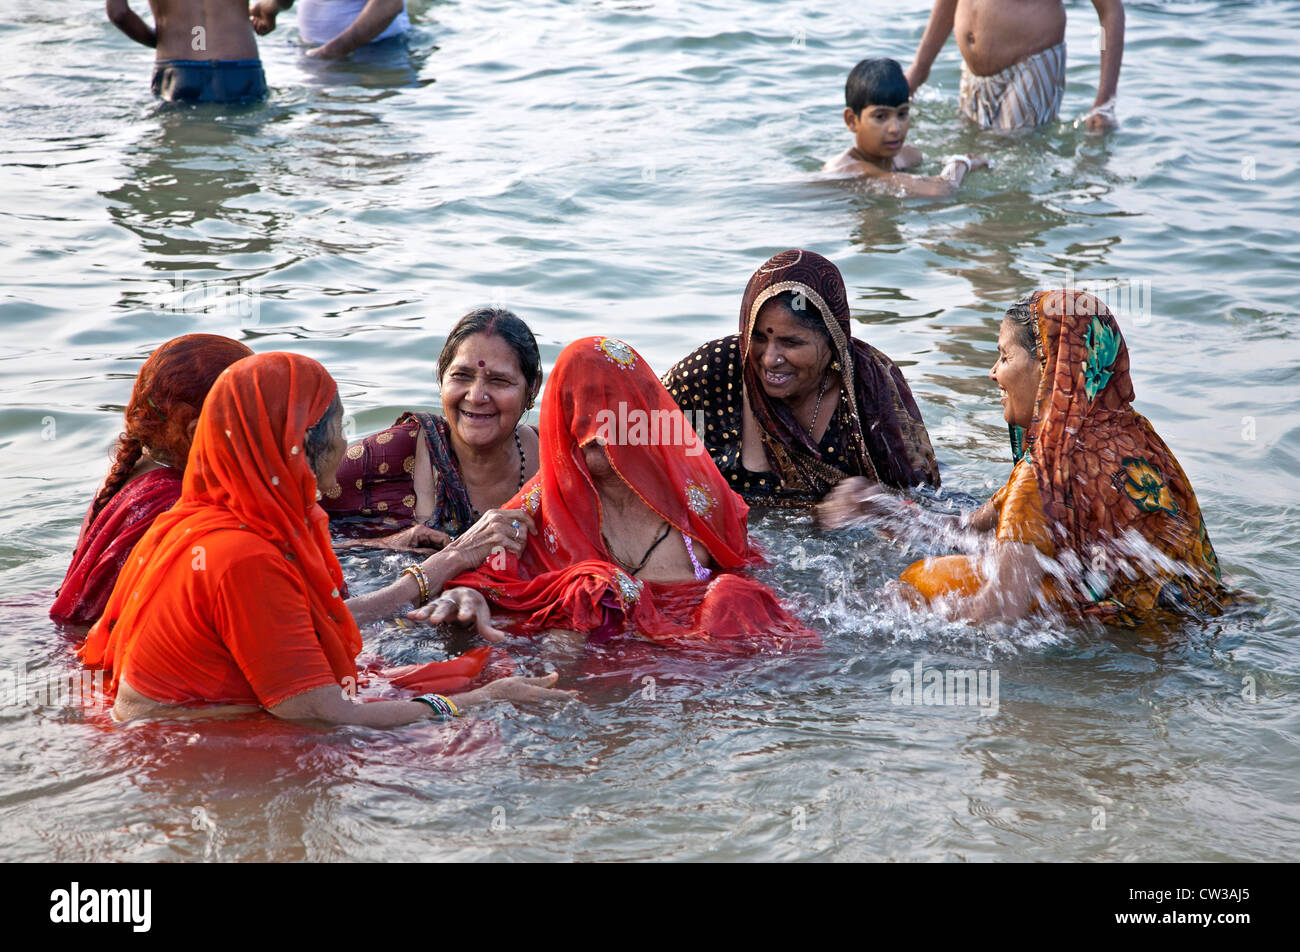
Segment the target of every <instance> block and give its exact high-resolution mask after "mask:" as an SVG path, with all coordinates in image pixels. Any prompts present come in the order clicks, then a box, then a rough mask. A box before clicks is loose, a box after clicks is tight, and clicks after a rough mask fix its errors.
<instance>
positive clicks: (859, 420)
mask: <svg viewBox="0 0 1300 952" xmlns="http://www.w3.org/2000/svg"><path fill="white" fill-rule="evenodd" d="M663 383H664V386H665V387H667V388H668V392H669V393H670V394H671V395H672V397H673V399H674V400H676V401H677V405H678V406H679V407H681V409H682V412H683V413H685V414H686V416H687V418H688V419H690V420H691V421H692V422H694V423H695V425H696V428H697V429H698V430H699V431H700V432H699V435H700V437H701V438H702V439H703V440H704V443H705V445H706V446H707V447H708V450H709V454H710V455H711V456H712V457H713V461H714V462H715V463H717V465H718V469H719V470H721V471H722V474H723V475H724V476H725V477H726V478H727V481H728V482H729V483H730V485H731V488H732V489H733V490H735V491H736V492H738V493H739V494H740V495H741V496H743V497H744V498H745V500H746V501H747V502H750V503H758V504H763V505H796V506H797V505H810V504H812V503H815V502H816V501H817V500H819V499H821V498H822V496H824V495H825V494H826V491H827V490H829V489H830V488H831V487H832V486H834V485H835V484H836V483H838V482H839V481H840V480H842V479H845V478H847V477H850V476H863V477H866V478H867V479H869V480H871V481H872V482H880V483H883V484H884V485H886V486H891V487H898V488H906V487H911V486H916V485H918V484H921V483H926V484H928V485H931V486H938V485H939V468H938V465H937V464H936V463H935V459H934V450H933V449H932V448H931V447H930V436H929V434H928V433H927V432H926V429H925V423H924V422H923V421H922V420H921V411H920V410H919V409H918V408H917V405H916V401H915V400H914V399H913V398H912V391H911V390H910V389H909V388H908V386H907V381H906V380H904V379H903V374H902V373H901V372H900V371H899V369H898V367H897V366H895V364H894V362H893V361H892V360H890V359H889V358H888V357H887V356H885V355H884V354H882V353H881V352H880V351H878V350H876V349H875V348H874V347H872V346H871V345H870V344H868V343H866V342H865V341H861V340H858V339H856V338H854V337H853V336H852V334H851V327H850V315H849V303H848V297H847V295H846V293H845V289H844V279H843V277H841V275H840V272H839V269H838V268H836V267H835V265H834V264H832V263H831V262H830V261H827V260H826V259H825V258H823V257H822V256H821V255H818V254H814V253H813V252H811V251H799V250H790V251H783V252H781V253H780V254H778V255H774V256H773V257H772V258H770V259H768V261H766V262H765V263H764V264H763V266H762V267H761V268H759V269H758V270H757V271H756V272H754V275H753V276H752V277H751V278H750V279H749V284H748V285H747V286H746V288H745V295H744V298H743V300H742V301H741V305H740V333H739V334H738V335H734V336H731V337H724V338H721V339H719V340H715V341H710V342H709V343H707V344H705V345H704V346H703V347H700V348H699V349H697V350H696V351H695V352H694V353H692V354H689V355H688V356H687V357H686V358H684V359H683V360H682V361H680V362H679V363H678V364H677V365H676V366H675V367H673V368H672V370H670V371H668V373H667V374H666V375H665V376H664V378H663Z"/></svg>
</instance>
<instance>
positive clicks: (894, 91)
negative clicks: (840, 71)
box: [844, 57, 912, 115]
mask: <svg viewBox="0 0 1300 952" xmlns="http://www.w3.org/2000/svg"><path fill="white" fill-rule="evenodd" d="M911 100H912V91H911V89H909V88H908V85H907V77H906V76H904V75H903V68H902V67H901V66H899V65H898V63H897V62H896V61H895V60H891V59H885V58H883V57H882V58H879V59H864V60H863V61H862V62H861V63H859V64H858V65H857V66H855V67H853V69H851V70H850V71H849V78H848V81H847V82H846V83H845V84H844V104H845V105H846V106H848V107H849V108H850V109H852V110H853V113H854V115H857V114H858V113H860V112H862V110H863V109H866V108H867V107H868V106H893V107H894V108H898V107H899V106H901V105H903V103H905V102H911Z"/></svg>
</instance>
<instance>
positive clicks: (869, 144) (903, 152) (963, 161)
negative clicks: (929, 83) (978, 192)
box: [822, 59, 988, 198]
mask: <svg viewBox="0 0 1300 952" xmlns="http://www.w3.org/2000/svg"><path fill="white" fill-rule="evenodd" d="M844 102H845V107H844V124H845V125H846V126H848V127H849V130H850V131H851V132H852V133H853V140H854V141H853V145H852V146H851V147H850V148H849V149H847V150H846V151H845V152H843V153H842V154H841V155H839V156H837V157H836V158H833V159H831V160H830V161H829V162H827V163H826V165H825V166H824V167H823V168H822V171H823V172H828V173H832V174H839V175H860V176H863V177H865V178H871V179H877V180H879V181H880V182H881V183H882V184H885V185H889V186H893V187H896V188H901V189H902V190H903V191H904V192H906V193H907V194H908V195H918V196H924V197H929V198H946V197H947V196H949V195H951V194H952V193H953V192H955V191H957V188H958V186H960V185H961V183H962V180H963V179H964V178H965V177H966V173H967V172H969V171H970V170H971V169H978V168H982V167H984V166H987V165H988V160H987V159H978V158H973V157H970V156H965V155H954V156H951V157H950V158H949V159H948V163H947V164H946V165H945V166H944V167H943V171H942V172H940V173H939V174H938V175H937V176H925V175H908V174H906V173H905V172H904V170H905V169H911V168H915V167H916V166H918V165H920V164H921V150H920V149H917V148H916V147H915V146H910V145H907V144H906V140H907V130H908V127H909V126H910V125H911V121H912V102H911V91H910V90H909V89H908V86H907V78H906V77H905V76H904V75H903V70H902V67H900V66H899V65H898V63H896V62H895V61H894V60H891V59H864V60H863V61H862V62H860V63H859V64H858V65H857V66H854V67H853V69H852V70H851V71H850V72H849V78H848V81H847V82H846V83H845V84H844Z"/></svg>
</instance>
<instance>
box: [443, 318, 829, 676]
mask: <svg viewBox="0 0 1300 952" xmlns="http://www.w3.org/2000/svg"><path fill="white" fill-rule="evenodd" d="M596 440H603V441H604V443H605V449H606V452H607V454H608V457H609V461H610V465H611V466H612V467H613V469H614V471H615V472H616V473H617V474H618V475H619V476H620V477H621V478H622V479H623V481H624V482H625V483H627V485H628V486H629V487H631V488H632V489H633V490H634V491H635V492H636V494H637V496H638V497H639V498H640V499H641V501H642V502H643V503H644V504H645V505H646V506H647V507H649V508H650V509H651V510H652V511H653V512H654V513H656V514H657V515H658V516H659V517H660V518H662V519H663V520H664V521H665V522H666V523H668V525H670V526H671V527H672V528H673V529H676V530H677V531H678V532H679V533H681V538H682V542H681V543H674V544H684V545H685V547H686V550H687V553H688V554H689V555H690V557H691V561H692V562H694V563H695V565H696V570H695V578H694V579H693V580H689V581H683V582H672V583H666V582H653V581H644V580H642V579H638V578H636V577H635V574H636V573H635V572H634V571H630V570H628V569H627V568H625V567H624V566H621V565H619V564H618V563H617V561H616V559H615V557H614V556H613V554H612V553H611V552H610V551H609V549H608V548H607V546H606V543H605V541H604V539H603V537H602V516H601V503H600V497H599V494H598V493H597V490H596V487H595V485H594V483H593V481H592V478H591V475H590V473H589V472H588V470H587V466H586V463H585V460H584V458H583V452H582V449H583V447H584V446H586V445H588V444H590V443H592V442H593V441H596ZM517 507H523V508H525V509H527V511H528V512H529V513H530V514H531V515H532V518H533V520H534V522H535V525H536V529H537V531H536V532H535V533H533V534H530V535H529V537H528V543H527V545H526V546H525V548H524V550H523V552H522V553H521V554H520V556H519V557H516V556H514V555H513V554H510V553H504V552H503V553H499V554H497V555H494V556H490V557H489V558H488V559H487V560H486V561H485V562H484V563H483V564H482V565H480V566H479V567H478V568H477V569H475V570H474V571H472V572H468V573H466V574H464V575H461V576H459V577H458V578H455V579H453V580H451V581H450V582H448V583H447V587H448V588H452V587H455V586H459V585H465V586H469V587H471V588H474V589H477V590H478V591H480V592H481V593H483V594H484V596H486V597H487V599H488V600H489V601H490V602H492V603H493V604H494V605H495V606H497V607H498V608H500V609H504V610H505V611H508V612H512V613H518V614H519V615H520V616H522V617H521V618H520V619H519V621H518V623H517V624H516V625H515V628H516V630H518V631H520V632H521V633H524V634H535V633H537V632H541V631H544V630H546V629H551V628H555V629H570V630H575V631H580V632H586V633H588V634H589V641H590V642H592V643H597V644H598V643H600V642H602V641H604V640H607V639H608V638H611V637H613V636H615V635H617V634H627V635H635V636H638V637H641V638H645V639H650V640H653V641H658V642H673V641H690V642H691V643H694V644H700V643H708V644H710V645H712V646H718V647H724V648H730V649H738V648H744V649H745V650H750V649H752V648H754V647H765V648H782V647H786V646H789V645H792V644H795V643H799V642H804V641H808V640H810V639H814V638H815V637H816V636H815V635H814V634H813V633H812V632H810V631H809V630H807V629H806V628H804V627H803V626H802V625H801V624H799V622H798V621H797V620H795V619H794V618H793V617H792V616H791V615H790V613H789V612H788V611H787V610H786V609H785V607H784V606H783V605H782V604H781V603H780V602H779V601H778V600H777V598H776V596H775V595H774V594H773V593H772V591H771V590H770V589H768V588H767V587H766V586H764V585H762V584H760V583H759V582H757V581H755V580H754V579H752V578H750V577H748V576H747V575H745V574H742V570H744V569H745V568H747V567H749V566H754V565H757V564H760V563H761V562H762V556H761V554H760V553H759V552H758V551H757V550H756V549H755V548H754V547H753V546H751V544H750V541H749V533H748V529H747V526H746V520H747V516H748V511H749V509H748V506H746V505H745V503H744V502H743V501H742V500H741V499H740V497H739V496H737V495H736V494H735V493H733V492H732V491H731V489H730V488H729V487H728V485H727V482H726V480H725V479H724V478H723V477H722V474H721V473H719V472H718V468H717V466H716V465H714V463H713V461H712V459H711V458H710V457H709V455H708V454H707V453H706V452H705V451H704V447H703V445H702V444H701V443H700V441H699V439H698V437H697V436H696V434H695V432H694V431H693V430H692V429H691V428H690V425H689V423H687V421H686V420H685V418H684V417H683V415H682V413H681V411H680V410H679V409H678V408H677V406H676V404H674V403H673V401H672V398H671V397H669V395H668V393H667V391H666V390H664V388H663V386H662V384H660V382H659V381H658V379H656V377H655V375H654V373H653V372H652V371H651V370H650V368H649V366H648V365H647V364H646V362H645V360H644V359H643V358H642V357H641V356H640V355H639V354H638V353H637V352H636V351H635V350H633V349H632V348H631V347H629V346H628V345H627V344H625V343H623V342H622V341H619V340H614V339H612V338H606V337H588V338H584V339H582V340H579V341H575V342H574V343H572V344H570V345H569V346H568V347H566V348H565V349H564V351H563V352H562V353H561V354H560V357H559V359H558V361H557V362H556V365H555V370H554V371H553V372H552V375H551V380H550V383H549V384H548V385H547V388H546V393H545V395H544V396H543V402H542V424H541V466H540V468H539V470H538V473H537V475H536V476H534V477H533V479H532V480H530V481H529V482H528V483H527V484H525V486H524V488H523V489H522V490H521V491H520V493H519V494H518V495H517V496H516V497H515V498H514V499H512V500H511V501H510V502H509V503H507V504H506V508H517ZM697 549H703V550H704V551H706V552H707V553H708V554H709V556H711V557H712V560H713V563H714V566H715V569H713V570H710V569H708V568H705V567H703V566H702V565H701V564H700V563H701V562H702V561H704V560H703V559H699V558H698V556H697V554H696V553H697Z"/></svg>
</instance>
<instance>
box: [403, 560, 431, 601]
mask: <svg viewBox="0 0 1300 952" xmlns="http://www.w3.org/2000/svg"><path fill="white" fill-rule="evenodd" d="M402 575H409V576H411V577H412V578H414V579H415V584H416V585H418V586H419V587H420V600H419V601H418V602H417V603H416V605H415V607H416V608H419V607H421V606H422V605H424V604H426V603H427V602H428V601H429V580H428V579H427V578H425V576H424V569H422V568H420V566H419V564H414V565H408V566H407V567H406V568H404V569H402ZM399 577H400V576H399Z"/></svg>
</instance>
